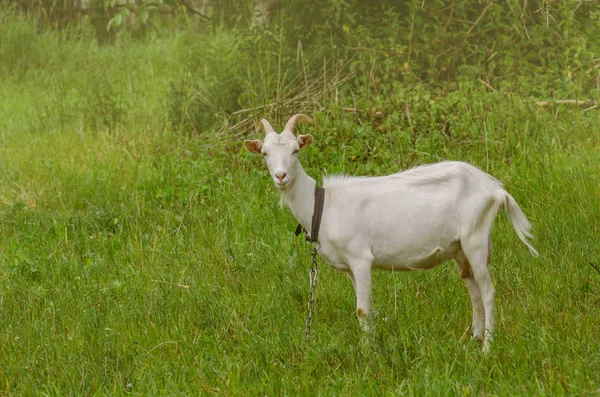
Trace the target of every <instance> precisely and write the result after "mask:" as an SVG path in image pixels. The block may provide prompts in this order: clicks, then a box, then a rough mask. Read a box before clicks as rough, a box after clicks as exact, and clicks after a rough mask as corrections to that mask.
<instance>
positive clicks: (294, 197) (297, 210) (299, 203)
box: [280, 164, 317, 230]
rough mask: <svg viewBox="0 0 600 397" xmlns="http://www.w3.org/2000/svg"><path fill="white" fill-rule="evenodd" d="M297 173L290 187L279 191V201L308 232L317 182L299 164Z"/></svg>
mask: <svg viewBox="0 0 600 397" xmlns="http://www.w3.org/2000/svg"><path fill="white" fill-rule="evenodd" d="M297 172H298V173H297V175H296V178H295V179H294V181H293V182H292V183H291V184H290V186H289V187H288V188H287V189H282V190H280V192H281V200H282V202H283V203H285V205H287V206H288V207H289V208H290V210H291V211H292V213H293V214H294V216H295V217H296V219H297V220H298V222H300V224H301V225H302V227H304V229H306V230H310V228H311V224H312V216H313V208H314V205H315V186H317V182H316V181H315V180H314V179H313V178H311V177H310V176H309V175H308V174H307V173H306V172H305V171H304V169H303V168H302V166H301V165H300V164H298V171H297Z"/></svg>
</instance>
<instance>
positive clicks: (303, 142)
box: [296, 135, 313, 149]
mask: <svg viewBox="0 0 600 397" xmlns="http://www.w3.org/2000/svg"><path fill="white" fill-rule="evenodd" d="M296 140H297V141H298V143H299V144H300V149H302V148H303V147H304V146H308V145H310V144H311V143H312V141H313V137H312V135H298V138H296Z"/></svg>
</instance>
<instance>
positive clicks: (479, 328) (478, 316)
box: [454, 251, 485, 341]
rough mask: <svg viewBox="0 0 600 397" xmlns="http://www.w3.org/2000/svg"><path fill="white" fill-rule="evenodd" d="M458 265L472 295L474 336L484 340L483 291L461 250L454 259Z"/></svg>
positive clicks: (472, 328)
mask: <svg viewBox="0 0 600 397" xmlns="http://www.w3.org/2000/svg"><path fill="white" fill-rule="evenodd" d="M454 261H455V262H456V267H457V268H458V272H459V273H460V278H462V280H463V282H464V283H465V285H466V287H467V290H469V295H470V296H471V306H472V307H473V325H472V326H471V332H472V338H473V339H479V340H481V341H483V332H484V330H485V310H484V307H483V300H482V299H481V291H479V286H477V282H476V281H475V278H474V277H473V270H472V269H471V264H470V263H469V261H468V260H467V258H466V256H465V254H464V253H463V252H462V251H460V252H459V253H458V255H457V257H456V259H455V260H454Z"/></svg>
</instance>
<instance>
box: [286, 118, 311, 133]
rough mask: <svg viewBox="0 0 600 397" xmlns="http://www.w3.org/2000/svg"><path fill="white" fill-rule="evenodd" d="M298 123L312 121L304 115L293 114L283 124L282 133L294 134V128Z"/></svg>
mask: <svg viewBox="0 0 600 397" xmlns="http://www.w3.org/2000/svg"><path fill="white" fill-rule="evenodd" d="M298 121H306V122H307V123H312V119H311V118H310V117H308V116H306V115H304V114H295V115H293V116H292V117H290V119H289V120H288V122H287V123H286V124H285V128H284V129H283V130H284V131H289V132H294V127H295V126H296V123H297V122H298Z"/></svg>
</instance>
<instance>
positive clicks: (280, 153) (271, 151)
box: [244, 114, 313, 190]
mask: <svg viewBox="0 0 600 397" xmlns="http://www.w3.org/2000/svg"><path fill="white" fill-rule="evenodd" d="M298 121H306V122H308V123H311V122H312V120H311V119H310V117H308V116H305V115H303V114H297V115H295V116H292V117H291V118H290V119H289V120H288V122H287V123H286V125H285V128H284V129H283V132H282V133H281V134H278V133H276V132H275V131H274V130H273V127H271V124H269V122H268V121H267V120H264V119H263V120H261V123H262V125H263V127H264V129H265V134H266V135H265V141H264V142H262V141H260V140H255V141H244V146H245V147H246V149H247V150H248V151H249V152H251V153H256V154H262V155H263V156H264V157H265V161H266V162H267V167H269V172H270V173H271V178H273V181H274V182H275V186H277V188H278V189H280V190H285V189H287V188H288V187H289V186H290V185H291V184H292V183H293V182H294V179H295V178H296V175H297V171H298V168H299V166H300V162H299V161H298V152H299V151H300V149H302V148H303V147H304V146H307V145H310V144H311V143H312V140H313V138H312V136H311V135H298V137H296V136H295V135H294V127H295V125H296V122H298Z"/></svg>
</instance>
